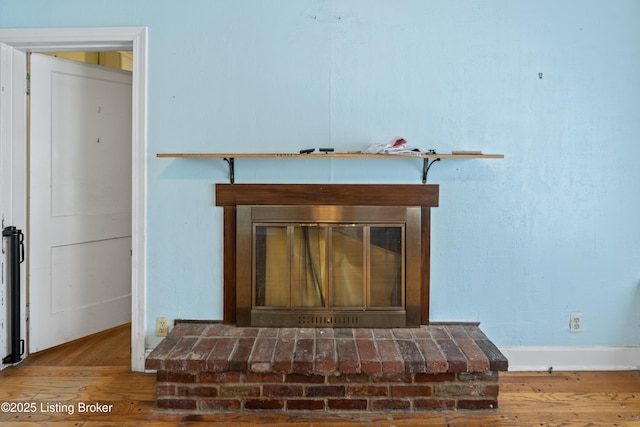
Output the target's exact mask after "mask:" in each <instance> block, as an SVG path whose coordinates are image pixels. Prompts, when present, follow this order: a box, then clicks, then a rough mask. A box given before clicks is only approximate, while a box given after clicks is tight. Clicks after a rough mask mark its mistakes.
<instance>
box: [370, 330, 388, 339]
mask: <svg viewBox="0 0 640 427" xmlns="http://www.w3.org/2000/svg"><path fill="white" fill-rule="evenodd" d="M371 332H373V337H374V338H375V339H376V340H381V339H384V340H391V339H393V333H392V332H391V330H390V329H378V328H376V329H372V330H371Z"/></svg>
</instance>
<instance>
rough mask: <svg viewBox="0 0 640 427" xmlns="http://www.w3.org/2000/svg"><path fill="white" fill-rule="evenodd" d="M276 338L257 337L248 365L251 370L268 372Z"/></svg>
mask: <svg viewBox="0 0 640 427" xmlns="http://www.w3.org/2000/svg"><path fill="white" fill-rule="evenodd" d="M275 348H276V340H275V339H273V338H258V339H256V342H255V343H254V345H253V352H252V353H251V357H250V363H249V366H250V368H251V370H252V371H253V372H269V371H270V370H271V360H272V359H273V351H274V350H275Z"/></svg>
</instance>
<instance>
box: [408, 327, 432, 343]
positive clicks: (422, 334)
mask: <svg viewBox="0 0 640 427" xmlns="http://www.w3.org/2000/svg"><path fill="white" fill-rule="evenodd" d="M427 328H428V326H422V327H421V328H415V329H413V330H412V331H411V332H413V336H414V337H415V338H416V339H417V340H426V339H431V334H430V333H429V330H428V329H427Z"/></svg>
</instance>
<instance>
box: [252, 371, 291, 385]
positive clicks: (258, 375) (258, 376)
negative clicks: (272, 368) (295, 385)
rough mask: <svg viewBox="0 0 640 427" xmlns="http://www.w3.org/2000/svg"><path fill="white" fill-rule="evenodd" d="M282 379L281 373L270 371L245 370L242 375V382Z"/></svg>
mask: <svg viewBox="0 0 640 427" xmlns="http://www.w3.org/2000/svg"><path fill="white" fill-rule="evenodd" d="M283 381H284V375H283V374H275V373H270V372H265V373H262V372H247V373H246V374H244V375H243V376H242V382H244V383H260V384H264V383H281V382H283Z"/></svg>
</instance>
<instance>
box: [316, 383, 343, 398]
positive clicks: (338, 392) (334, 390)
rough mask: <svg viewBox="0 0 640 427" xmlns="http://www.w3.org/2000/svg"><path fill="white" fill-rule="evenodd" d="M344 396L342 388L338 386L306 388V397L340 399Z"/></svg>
mask: <svg viewBox="0 0 640 427" xmlns="http://www.w3.org/2000/svg"><path fill="white" fill-rule="evenodd" d="M344 395H345V388H344V386H339V385H317V386H308V387H307V392H306V396H307V397H342V396H344Z"/></svg>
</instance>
